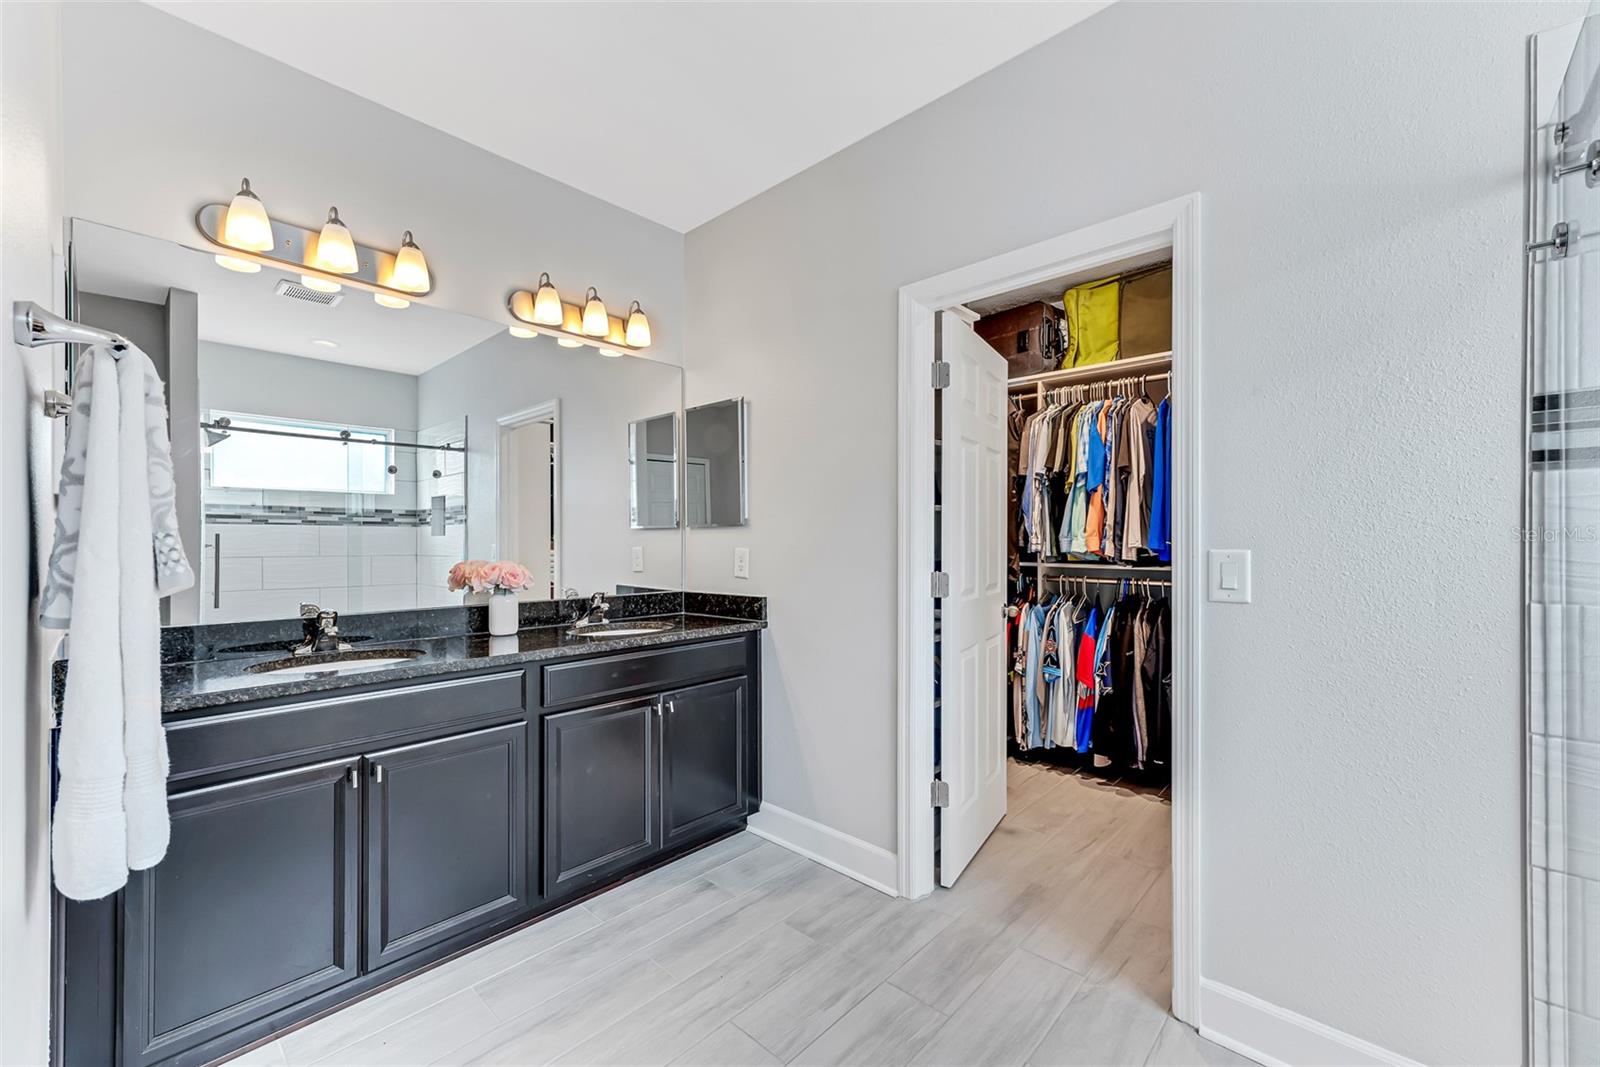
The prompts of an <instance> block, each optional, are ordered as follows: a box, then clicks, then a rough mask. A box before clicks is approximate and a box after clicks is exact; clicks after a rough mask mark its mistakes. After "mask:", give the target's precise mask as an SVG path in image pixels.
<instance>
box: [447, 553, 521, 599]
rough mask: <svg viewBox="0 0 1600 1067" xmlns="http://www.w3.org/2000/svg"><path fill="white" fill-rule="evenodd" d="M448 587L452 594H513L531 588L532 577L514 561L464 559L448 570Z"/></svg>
mask: <svg viewBox="0 0 1600 1067" xmlns="http://www.w3.org/2000/svg"><path fill="white" fill-rule="evenodd" d="M448 585H449V588H450V591H451V592H452V593H459V592H460V591H461V590H463V589H467V590H471V591H472V592H474V593H515V592H517V591H518V590H522V589H529V588H531V587H532V586H533V575H532V574H530V573H528V568H526V567H524V566H523V565H522V564H520V563H517V562H516V561H514V560H509V559H498V560H494V561H492V562H491V561H489V560H482V559H464V560H462V561H461V562H460V563H457V564H456V565H455V566H454V567H451V568H450V577H449V580H448Z"/></svg>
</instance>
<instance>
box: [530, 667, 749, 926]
mask: <svg viewBox="0 0 1600 1067" xmlns="http://www.w3.org/2000/svg"><path fill="white" fill-rule="evenodd" d="M749 690H750V687H749V682H748V680H747V679H745V678H743V677H739V678H730V679H726V680H724V681H719V682H708V683H706V684H704V685H697V686H692V687H690V688H687V689H677V690H672V691H670V692H666V693H661V694H657V695H654V696H650V697H646V698H644V699H641V700H632V701H623V702H620V703H616V704H609V705H602V706H600V707H597V708H583V709H580V710H577V711H564V712H557V713H555V714H552V715H547V716H545V719H544V761H545V762H544V790H545V803H544V817H545V833H544V841H545V883H544V890H545V893H546V894H547V895H549V896H551V897H556V896H558V895H565V894H567V893H570V892H573V891H574V890H576V889H581V888H583V887H586V886H589V885H592V884H595V883H598V882H604V881H606V880H607V879H608V878H611V877H614V876H615V875H616V874H617V872H619V871H623V870H626V869H627V868H629V867H633V866H637V865H638V864H639V863H641V862H647V861H649V860H650V859H651V858H652V857H653V856H655V855H656V854H657V853H660V852H662V851H663V850H667V849H671V848H674V847H675V846H677V845H680V844H683V843H685V842H688V841H692V840H694V839H696V838H700V837H704V836H706V835H707V834H711V833H715V832H717V831H718V830H720V829H723V828H726V827H727V826H729V825H732V824H735V823H738V822H741V821H743V819H744V818H745V816H746V815H747V814H748V812H749V793H748V777H749V776H748V774H747V768H748V766H749V761H750V758H751V756H750V726H749V715H750V707H749V698H748V694H749Z"/></svg>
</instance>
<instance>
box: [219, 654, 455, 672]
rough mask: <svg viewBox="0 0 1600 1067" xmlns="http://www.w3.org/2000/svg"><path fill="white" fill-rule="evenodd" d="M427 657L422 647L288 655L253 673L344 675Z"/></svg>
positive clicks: (257, 666)
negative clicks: (423, 656)
mask: <svg viewBox="0 0 1600 1067" xmlns="http://www.w3.org/2000/svg"><path fill="white" fill-rule="evenodd" d="M422 655H426V653H425V652H423V650H422V649H420V648H362V649H355V650H352V651H350V652H313V653H311V654H310V655H308V656H288V657H285V658H283V659H270V660H268V661H267V662H265V663H256V664H252V665H251V666H249V667H246V668H245V670H246V671H247V672H248V673H250V674H345V673H349V672H352V671H369V670H373V669H375V668H378V667H393V666H394V665H395V664H397V663H408V662H410V661H411V660H414V659H416V658H417V657H418V656H422Z"/></svg>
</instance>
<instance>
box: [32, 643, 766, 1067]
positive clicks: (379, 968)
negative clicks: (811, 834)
mask: <svg viewBox="0 0 1600 1067" xmlns="http://www.w3.org/2000/svg"><path fill="white" fill-rule="evenodd" d="M758 641H759V635H758V634H756V633H747V634H741V635H738V636H734V637H725V638H717V639H712V640H704V641H700V642H693V643H685V644H681V645H674V646H666V647H658V648H650V649H644V650H640V651H638V652H618V653H613V654H592V655H588V656H577V657H573V658H570V659H563V660H557V661H552V662H548V663H542V664H530V665H527V666H516V667H513V668H511V669H507V668H506V667H504V666H501V667H498V668H490V669H484V670H479V671H463V672H461V673H459V674H452V675H447V676H442V677H440V678H437V679H433V680H429V681H421V682H419V681H413V682H394V683H388V684H379V685H368V686H359V687H351V688H350V689H349V690H343V689H337V690H332V691H327V692H322V693H318V694H314V695H304V696H297V697H281V698H276V699H271V700H261V701H256V702H251V703H247V704H240V705H234V706H230V707H229V708H227V709H226V710H225V711H224V713H223V714H220V715H218V714H210V715H207V714H200V715H196V716H191V717H187V718H179V719H175V720H173V721H169V722H168V724H167V731H168V747H169V751H170V753H171V756H172V773H171V776H170V781H171V783H172V785H171V790H172V791H171V794H170V800H169V803H170V811H171V815H172V843H171V846H170V848H169V849H168V852H167V856H166V858H165V859H164V860H162V862H161V863H160V864H158V865H157V866H156V867H154V868H152V869H151V870H148V871H138V872H134V873H133V874H132V875H131V876H130V878H129V882H128V886H127V888H126V889H125V890H124V891H123V892H122V893H120V894H118V895H116V896H114V897H109V898H106V899H105V900H101V901H90V902H86V903H77V902H68V901H64V900H61V899H60V898H58V910H57V920H58V922H59V923H60V941H59V943H60V946H61V949H60V955H59V956H58V966H59V968H60V982H61V984H60V985H59V986H58V1001H57V1003H58V1012H57V1018H58V1019H59V1020H60V1022H61V1026H60V1029H59V1031H58V1037H57V1041H56V1043H55V1049H56V1058H55V1062H56V1063H57V1064H65V1065H70V1067H77V1065H79V1064H84V1065H89V1064H92V1065H94V1067H106V1065H108V1064H109V1065H120V1067H156V1065H158V1064H159V1065H162V1067H178V1065H199V1064H204V1063H208V1062H209V1061H211V1060H214V1059H217V1058H220V1057H222V1056H224V1055H227V1054H229V1053H231V1052H233V1051H236V1050H238V1049H240V1048H243V1047H244V1046H246V1045H248V1044H251V1043H253V1042H255V1041H258V1040H260V1039H262V1038H264V1037H267V1036H269V1035H271V1034H273V1033H275V1032H277V1031H279V1030H282V1029H283V1028H285V1027H288V1026H292V1025H294V1024H295V1023H297V1022H300V1021H303V1020H305V1019H308V1018H311V1017H312V1016H314V1015H318V1014H320V1013H322V1012H324V1011H327V1010H329V1009H331V1008H335V1007H338V1006H339V1005H341V1004H343V1003H345V1002H347V1001H349V1000H351V999H353V998H355V997H357V996H359V995H361V994H363V993H366V992H369V991H370V990H372V989H373V988H375V987H377V986H380V985H383V984H385V983H388V982H390V981H393V980H396V979H398V978H402V977H404V976H405V975H406V974H408V973H410V972H411V971H413V970H415V969H417V968H420V967H424V966H426V965H428V964H431V963H434V962H437V961H439V960H441V959H443V958H445V957H447V956H450V955H452V954H455V953H457V952H460V951H463V950H465V949H468V948H471V947H472V946H473V945H475V944H477V943H479V942H481V941H483V940H485V939H487V938H489V937H493V936H495V935H496V934H499V933H503V932H505V931H507V930H509V929H511V928H513V927H515V926H517V925H519V924H521V923H524V922H527V921H529V920H531V919H534V918H536V917H537V916H538V915H540V914H541V913H542V912H544V911H548V910H551V909H553V908H556V907H560V906H563V905H565V904H568V903H570V902H571V901H572V900H574V899H576V898H579V897H581V896H583V895H585V894H588V893H593V892H597V891H600V890H603V889H604V888H606V887H607V886H609V885H611V884H614V883H615V882H617V881H620V880H622V879H624V878H627V877H629V876H631V875H633V874H636V873H638V872H640V871H642V870H644V869H646V868H648V867H650V866H652V865H654V864H656V863H659V862H661V861H663V860H665V859H670V858H671V857H672V856H674V855H675V854H677V853H681V852H684V851H687V850H689V849H692V848H695V847H697V846H698V845H700V844H703V843H705V842H707V841H710V840H712V839H714V838H716V837H718V836H720V835H722V834H724V833H727V832H729V831H730V830H733V829H736V828H738V827H740V826H742V825H743V824H744V822H745V819H746V817H747V816H748V815H749V814H750V813H752V812H753V811H755V810H756V808H757V806H758V805H759V800H760V774H759V770H760V766H759V753H760V736H759V734H760V731H759V709H758V707H757V703H756V702H757V697H756V694H757V693H759V670H760V665H759V660H758V648H759V645H758Z"/></svg>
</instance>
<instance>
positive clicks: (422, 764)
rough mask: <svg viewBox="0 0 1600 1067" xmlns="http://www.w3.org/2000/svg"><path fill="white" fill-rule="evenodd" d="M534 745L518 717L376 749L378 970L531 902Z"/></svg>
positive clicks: (372, 841)
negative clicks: (530, 751)
mask: <svg viewBox="0 0 1600 1067" xmlns="http://www.w3.org/2000/svg"><path fill="white" fill-rule="evenodd" d="M527 746H528V727H527V724H526V723H520V722H519V723H512V724H510V725H508V726H497V727H494V728H492V729H488V730H475V731H473V732H471V733H467V734H458V735H456V736H454V737H446V738H441V739H439V740H437V741H426V742H423V743H421V744H416V745H406V746H404V747H401V748H394V749H389V750H387V751H384V752H375V753H372V754H370V755H369V756H368V757H367V770H368V773H367V780H368V782H369V784H370V786H371V788H370V789H368V790H367V800H366V805H367V924H366V934H367V936H366V965H367V968H368V969H369V970H370V969H374V968H377V967H381V966H383V965H384V964H387V963H390V962H392V961H394V960H396V959H399V958H401V957H403V956H407V955H409V954H411V953H413V952H416V951H417V950H419V949H422V948H426V947H427V946H429V945H432V944H436V943H438V942H440V941H442V940H444V939H446V938H448V937H452V936H454V935H455V934H458V933H461V932H462V931H464V930H468V929H471V928H472V927H474V926H480V925H483V924H485V923H488V922H492V921H494V920H495V919H498V918H502V917H504V916H506V915H509V914H511V913H513V912H516V911H518V910H519V909H521V908H523V907H524V906H525V905H526V904H527V903H528V856H529V846H528V814H527V807H528V805H527V800H526V796H527V794H526V789H525V785H524V783H525V782H526V780H527V773H526V769H527V756H526V754H527Z"/></svg>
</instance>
